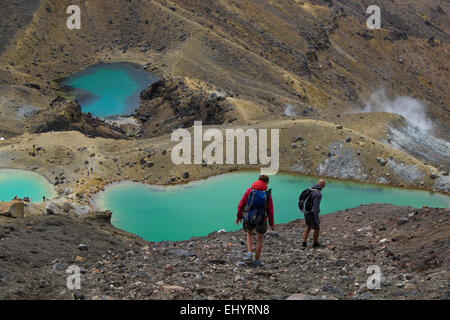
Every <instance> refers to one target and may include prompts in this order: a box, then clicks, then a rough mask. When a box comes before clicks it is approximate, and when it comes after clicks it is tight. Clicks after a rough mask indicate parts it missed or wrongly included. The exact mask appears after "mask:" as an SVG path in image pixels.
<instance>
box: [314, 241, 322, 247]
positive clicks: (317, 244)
mask: <svg viewBox="0 0 450 320" xmlns="http://www.w3.org/2000/svg"><path fill="white" fill-rule="evenodd" d="M321 247H322V245H321V244H320V243H318V242H314V243H313V248H321Z"/></svg>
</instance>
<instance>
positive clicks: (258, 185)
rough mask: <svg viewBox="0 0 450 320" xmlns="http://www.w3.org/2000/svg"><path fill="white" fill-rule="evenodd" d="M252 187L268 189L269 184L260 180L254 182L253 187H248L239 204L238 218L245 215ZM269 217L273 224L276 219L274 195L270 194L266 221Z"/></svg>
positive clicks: (270, 223)
mask: <svg viewBox="0 0 450 320" xmlns="http://www.w3.org/2000/svg"><path fill="white" fill-rule="evenodd" d="M252 189H255V190H267V184H266V183H265V182H264V181H261V180H258V181H256V182H254V183H253V184H252V187H251V188H248V189H247V191H245V194H244V196H243V197H242V199H241V202H239V206H238V213H237V218H238V219H239V220H241V219H242V218H243V217H244V215H243V213H244V209H245V206H246V205H247V200H248V196H249V195H250V192H251V191H252ZM267 217H269V225H270V226H273V225H274V220H273V202H272V196H269V202H268V203H267V216H266V217H265V218H264V222H266V221H267Z"/></svg>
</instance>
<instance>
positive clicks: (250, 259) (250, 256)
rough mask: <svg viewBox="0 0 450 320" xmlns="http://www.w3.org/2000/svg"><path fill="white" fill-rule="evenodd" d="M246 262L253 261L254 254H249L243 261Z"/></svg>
mask: <svg viewBox="0 0 450 320" xmlns="http://www.w3.org/2000/svg"><path fill="white" fill-rule="evenodd" d="M242 260H244V261H253V254H247V255H246V256H245V257H244V259H242Z"/></svg>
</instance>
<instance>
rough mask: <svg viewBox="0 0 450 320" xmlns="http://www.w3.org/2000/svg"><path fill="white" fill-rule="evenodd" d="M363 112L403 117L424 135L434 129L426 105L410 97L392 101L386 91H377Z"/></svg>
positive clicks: (398, 97) (399, 97) (396, 98)
mask: <svg viewBox="0 0 450 320" xmlns="http://www.w3.org/2000/svg"><path fill="white" fill-rule="evenodd" d="M363 112H389V113H395V114H399V115H402V116H403V117H404V118H405V119H406V121H407V122H408V123H409V124H411V125H413V126H415V127H417V128H418V129H419V130H420V131H421V132H423V133H429V132H430V131H431V130H432V129H433V122H432V121H431V120H430V119H429V118H428V117H427V115H426V112H425V105H424V104H422V103H421V102H420V101H418V100H416V99H413V98H411V97H408V96H397V97H395V98H394V99H393V100H390V99H389V98H388V97H387V96H386V91H385V90H384V89H380V90H378V91H376V92H375V93H374V94H372V96H371V97H370V98H369V100H368V101H367V103H366V107H365V108H364V110H363Z"/></svg>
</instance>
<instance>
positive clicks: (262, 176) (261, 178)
mask: <svg viewBox="0 0 450 320" xmlns="http://www.w3.org/2000/svg"><path fill="white" fill-rule="evenodd" d="M258 180H261V181H262V182H264V183H265V184H268V183H269V177H268V176H266V175H265V174H263V175H260V176H259V179H258Z"/></svg>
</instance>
